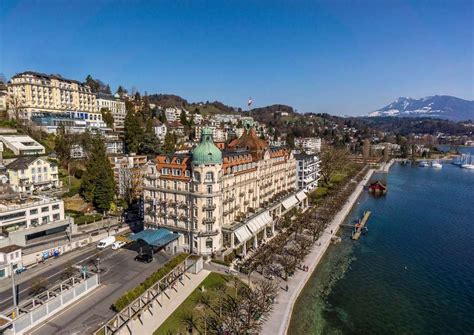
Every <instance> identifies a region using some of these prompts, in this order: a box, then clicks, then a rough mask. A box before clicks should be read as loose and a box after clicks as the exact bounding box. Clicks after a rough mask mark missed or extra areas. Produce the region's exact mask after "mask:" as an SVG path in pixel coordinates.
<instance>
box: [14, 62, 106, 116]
mask: <svg viewBox="0 0 474 335" xmlns="http://www.w3.org/2000/svg"><path fill="white" fill-rule="evenodd" d="M8 95H9V104H10V107H11V108H10V109H12V107H13V108H16V109H17V110H19V111H21V115H20V117H22V118H28V119H29V118H31V115H32V113H34V112H64V111H82V112H89V113H98V110H97V102H96V97H95V95H94V94H93V93H92V92H91V89H90V87H89V86H87V85H84V84H82V83H81V82H79V81H77V80H72V79H66V78H63V77H61V76H60V75H53V74H52V75H48V74H44V73H38V72H32V71H26V72H22V73H19V74H16V75H15V76H13V77H12V79H11V80H10V82H9V83H8Z"/></svg>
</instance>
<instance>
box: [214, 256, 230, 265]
mask: <svg viewBox="0 0 474 335" xmlns="http://www.w3.org/2000/svg"><path fill="white" fill-rule="evenodd" d="M211 262H213V263H216V264H220V265H224V266H230V262H228V261H226V260H222V259H217V258H213V259H211Z"/></svg>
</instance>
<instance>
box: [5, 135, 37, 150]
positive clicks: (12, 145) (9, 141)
mask: <svg viewBox="0 0 474 335" xmlns="http://www.w3.org/2000/svg"><path fill="white" fill-rule="evenodd" d="M0 141H2V142H3V144H5V146H6V147H7V148H8V149H10V150H11V151H13V153H14V154H15V155H40V154H44V153H45V149H44V147H43V146H42V145H41V144H39V143H38V142H36V141H35V140H34V139H32V138H31V137H29V136H28V135H3V136H0Z"/></svg>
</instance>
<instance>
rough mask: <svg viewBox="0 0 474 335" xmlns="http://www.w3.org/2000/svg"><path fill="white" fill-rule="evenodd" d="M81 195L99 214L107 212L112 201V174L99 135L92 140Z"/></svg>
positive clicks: (113, 188) (113, 189)
mask: <svg viewBox="0 0 474 335" xmlns="http://www.w3.org/2000/svg"><path fill="white" fill-rule="evenodd" d="M81 195H82V197H83V198H84V199H85V200H86V201H88V202H92V203H93V205H94V207H95V208H96V209H97V210H99V211H100V212H105V211H108V210H109V209H110V206H111V205H112V203H113V200H114V195H115V180H114V173H113V171H112V167H111V165H110V162H109V160H108V158H107V155H106V152H105V143H104V140H103V139H102V137H101V136H100V135H97V136H95V137H94V138H93V139H92V143H91V151H90V156H89V159H88V161H87V164H86V171H85V172H84V175H83V176H82V180H81Z"/></svg>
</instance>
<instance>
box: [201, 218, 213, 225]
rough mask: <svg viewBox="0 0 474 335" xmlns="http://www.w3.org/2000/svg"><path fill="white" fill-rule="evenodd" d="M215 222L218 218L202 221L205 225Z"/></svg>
mask: <svg viewBox="0 0 474 335" xmlns="http://www.w3.org/2000/svg"><path fill="white" fill-rule="evenodd" d="M215 222H216V218H215V217H211V218H204V219H202V223H204V224H207V223H215Z"/></svg>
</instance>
